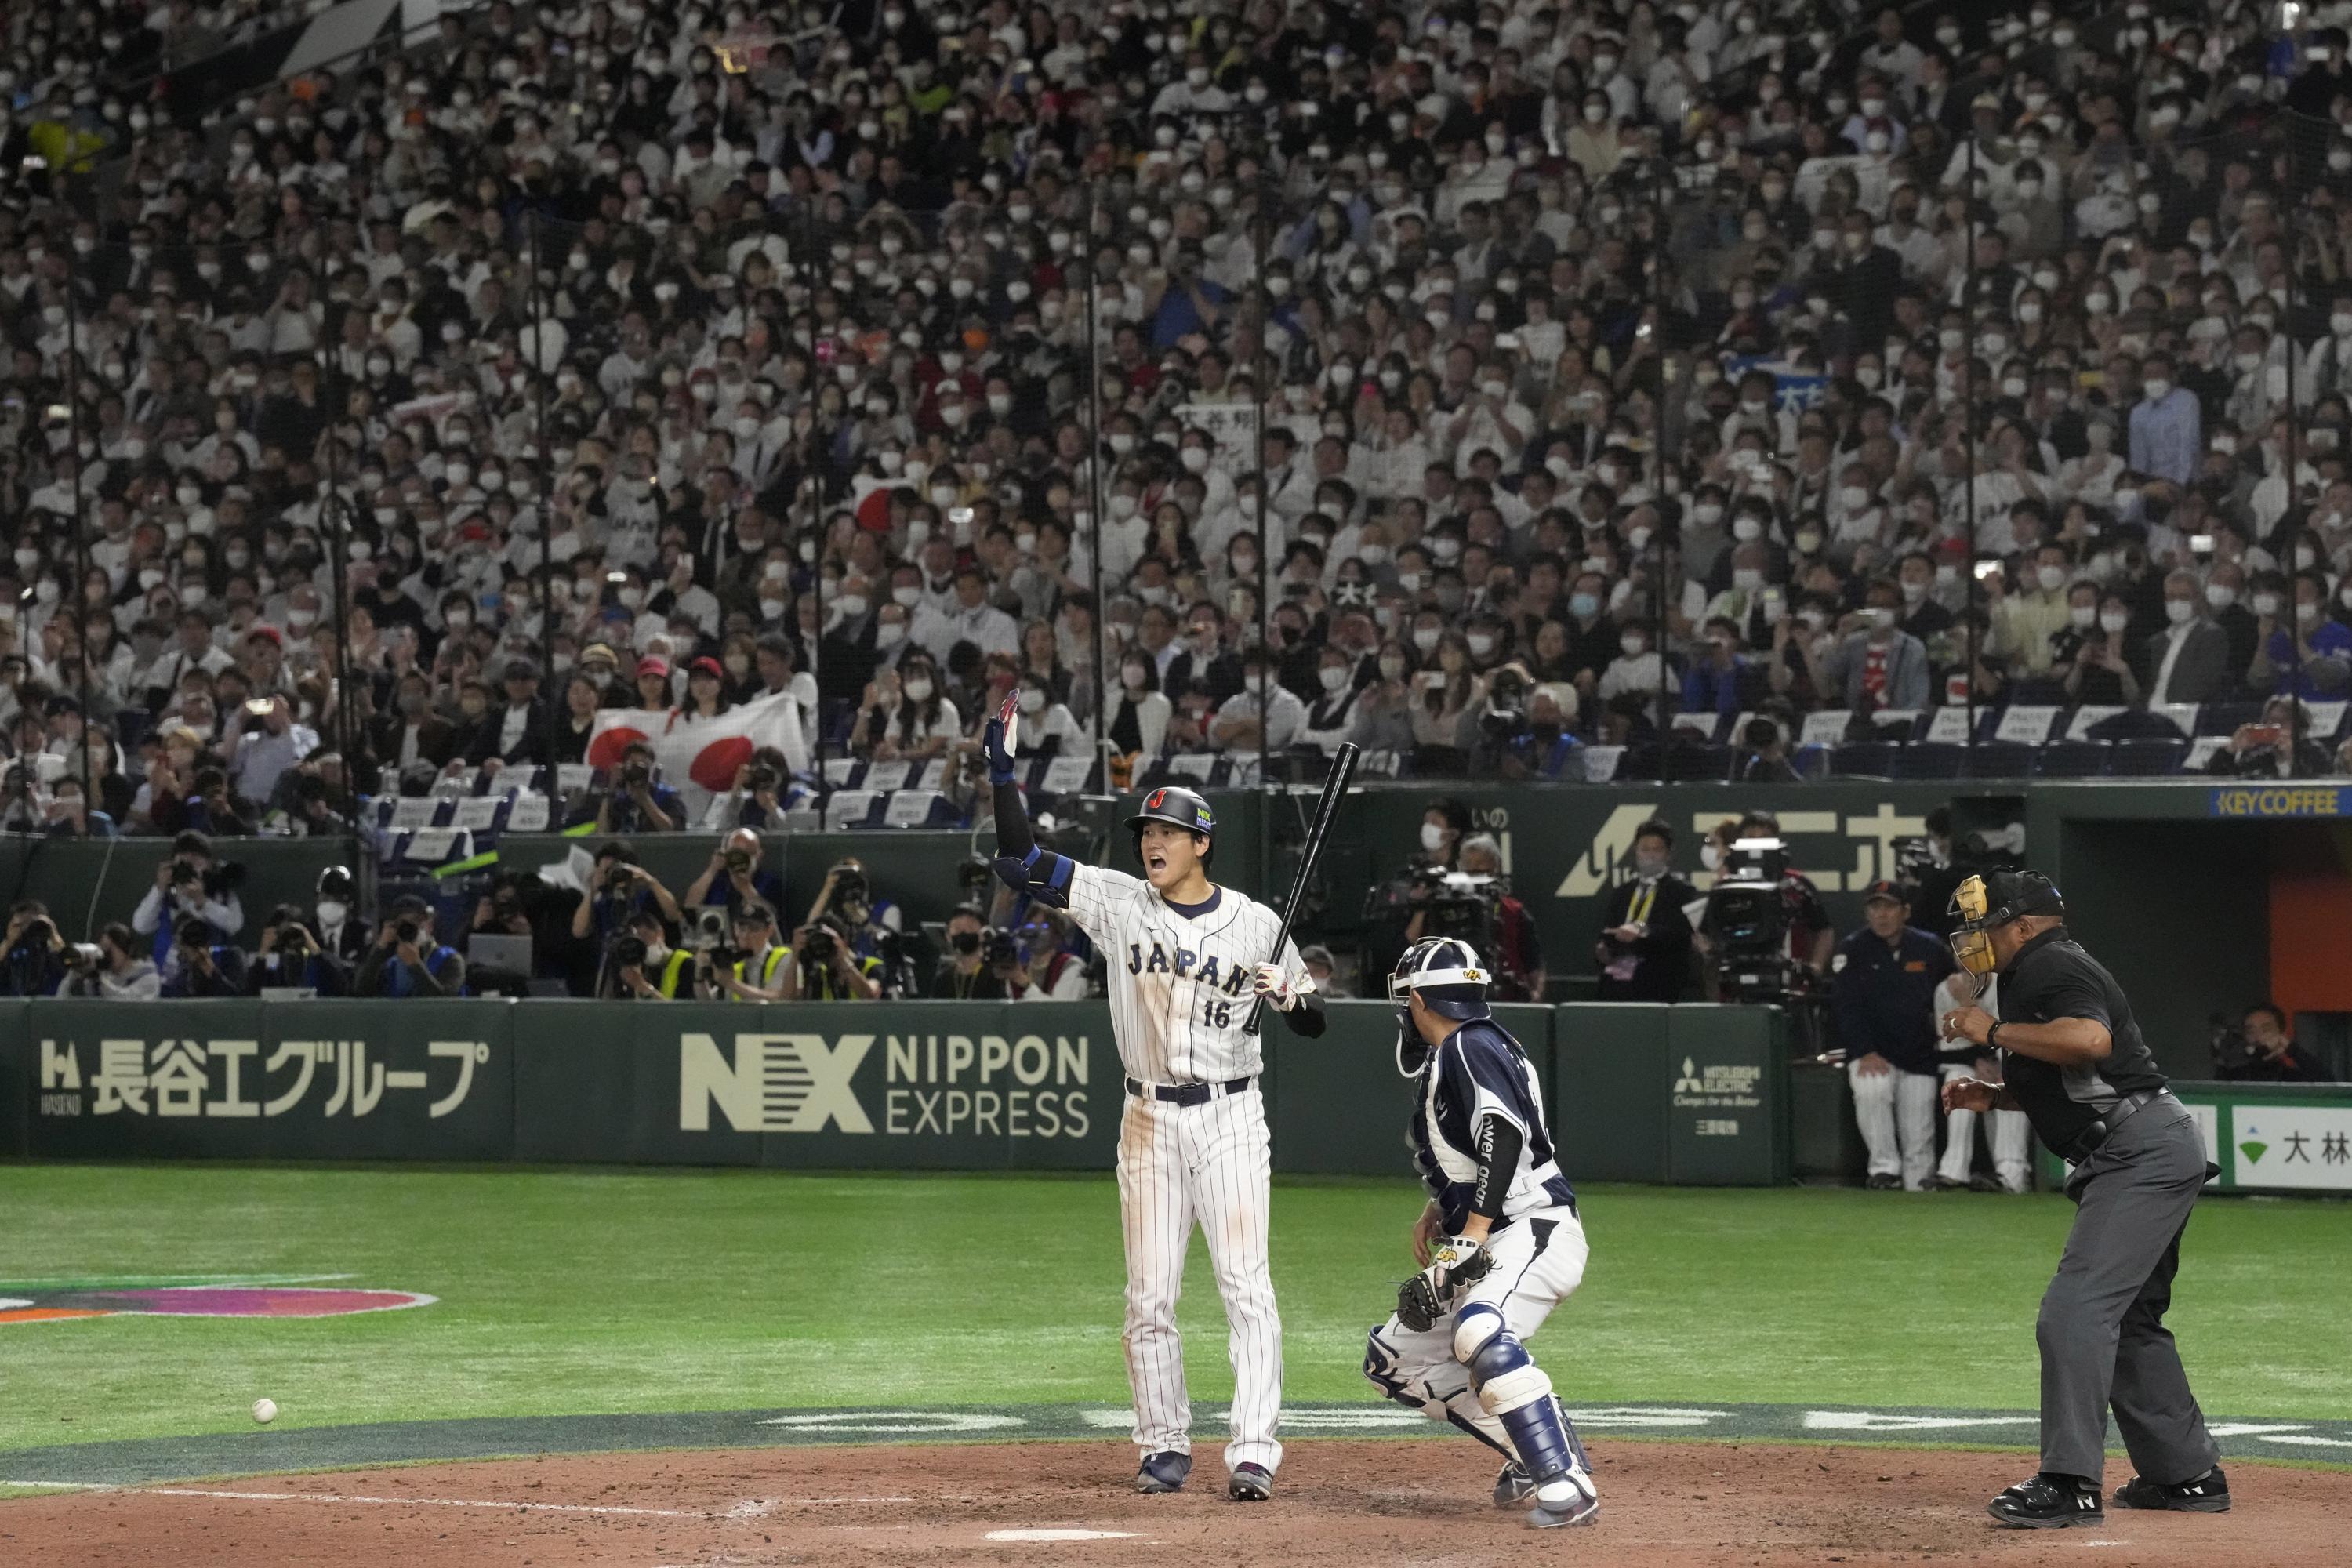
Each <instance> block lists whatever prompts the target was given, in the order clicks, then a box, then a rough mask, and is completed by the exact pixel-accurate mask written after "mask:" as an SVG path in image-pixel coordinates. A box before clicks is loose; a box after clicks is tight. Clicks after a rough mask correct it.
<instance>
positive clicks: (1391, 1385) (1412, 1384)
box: [1364, 1327, 1447, 1421]
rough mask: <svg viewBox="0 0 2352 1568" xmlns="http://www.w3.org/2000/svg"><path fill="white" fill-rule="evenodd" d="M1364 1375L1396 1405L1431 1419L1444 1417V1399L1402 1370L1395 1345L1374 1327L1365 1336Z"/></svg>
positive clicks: (1435, 1419) (1438, 1419)
mask: <svg viewBox="0 0 2352 1568" xmlns="http://www.w3.org/2000/svg"><path fill="white" fill-rule="evenodd" d="M1364 1376H1365V1377H1366V1378H1367V1379H1369V1380H1370V1383H1371V1385H1372V1386H1373V1387H1374V1388H1377V1389H1379V1390H1380V1391H1381V1393H1382V1394H1386V1395H1388V1397H1390V1398H1391V1399H1393V1400H1395V1401H1396V1402H1397V1403H1398V1404H1399V1405H1408V1406H1410V1407H1411V1408H1412V1409H1415V1410H1418V1411H1420V1412H1421V1413H1422V1414H1423V1415H1426V1416H1428V1417H1429V1418H1430V1419H1431V1420H1432V1421H1443V1420H1444V1419H1446V1415H1447V1412H1446V1407H1445V1401H1444V1400H1443V1399H1441V1398H1439V1397H1438V1396H1437V1394H1436V1393H1435V1391H1434V1390H1433V1389H1431V1388H1430V1387H1429V1386H1428V1385H1427V1384H1425V1383H1423V1381H1422V1380H1421V1379H1419V1378H1415V1377H1407V1376H1406V1375H1405V1374H1404V1368H1403V1365H1402V1363H1401V1362H1400V1361H1399V1360H1398V1357H1397V1352H1396V1348H1395V1347H1394V1346H1392V1345H1391V1344H1390V1343H1389V1342H1388V1341H1386V1340H1384V1339H1382V1338H1381V1331H1380V1329H1379V1328H1377V1327H1376V1328H1374V1329H1373V1330H1372V1331H1371V1332H1370V1334H1369V1335H1367V1336H1366V1337H1365V1340H1364Z"/></svg>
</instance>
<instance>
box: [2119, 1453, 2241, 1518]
mask: <svg viewBox="0 0 2352 1568" xmlns="http://www.w3.org/2000/svg"><path fill="white" fill-rule="evenodd" d="M2114 1501H2115V1505H2116V1507H2117V1508H2137V1509H2146V1510H2150V1511H2157V1510H2170V1511H2172V1512H2174V1513H2227V1512H2229V1511H2230V1478H2229V1477H2227V1476H2225V1475H2223V1474H2222V1473H2221V1466H2219V1465H2216V1466H2214V1467H2213V1468H2211V1469H2210V1470H2208V1471H2206V1472H2205V1473H2204V1474H2203V1475H2201V1476H2200V1477H2198V1478H2197V1479H2195V1480H2193V1481H2182V1482H2180V1483H2179V1485H2177V1486H2166V1485H2165V1484H2164V1483H2162V1482H2161V1481H2151V1480H2149V1479H2147V1478H2146V1477H2145V1476H2134V1477H2133V1478H2132V1479H2130V1480H2127V1481H2126V1482H2125V1483H2124V1484H2123V1485H2121V1486H2119V1487H2117V1488H2116V1495H2115V1498H2114Z"/></svg>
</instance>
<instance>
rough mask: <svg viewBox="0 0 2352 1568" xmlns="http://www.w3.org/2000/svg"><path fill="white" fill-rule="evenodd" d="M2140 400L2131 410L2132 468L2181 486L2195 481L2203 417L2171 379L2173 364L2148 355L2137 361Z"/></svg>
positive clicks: (2162, 356) (2191, 398)
mask: <svg viewBox="0 0 2352 1568" xmlns="http://www.w3.org/2000/svg"><path fill="white" fill-rule="evenodd" d="M2139 374H2140V398H2139V402H2137V404H2135V405H2133V406H2132V411H2131V466H2132V468H2133V469H2134V470H2135V471H2137V472H2138V473H2143V474H2153V475H2156V476H2157V477H2158V478H2160V479H2170V480H2171V481H2172V482H2173V483H2174V484H2176V485H2186V484H2189V483H2190V482H2192V481H2193V480H2194V479H2196V478H2197V469H2198V467H2199V465H2200V463H2201V462H2202V461H2203V458H2204V452H2205V416H2204V413H2203V410H2202V408H2201V407H2200V405H2199V403H2198V401H2197V395H2196V394H2195V393H2193V392H2191V391H2189V389H2188V388H2187V387H2185V386H2183V385H2181V384H2179V382H2178V381H2176V380H2174V379H2173V374H2172V361H2171V359H2170V358H2169V357H2168V356H2167V355H2165V354H2160V353H2158V354H2150V355H2148V356H2147V358H2146V359H2144V360H2142V361H2141V362H2140V373H2139Z"/></svg>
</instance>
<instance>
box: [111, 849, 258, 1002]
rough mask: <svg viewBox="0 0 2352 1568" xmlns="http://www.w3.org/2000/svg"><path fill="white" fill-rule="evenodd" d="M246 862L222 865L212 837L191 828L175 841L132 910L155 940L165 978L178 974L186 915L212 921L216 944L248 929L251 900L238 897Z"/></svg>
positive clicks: (134, 926) (141, 929) (139, 928)
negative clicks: (180, 924)
mask: <svg viewBox="0 0 2352 1568" xmlns="http://www.w3.org/2000/svg"><path fill="white" fill-rule="evenodd" d="M244 872H245V868H243V867H241V866H223V865H217V864H215V862H214V859H213V847H212V841H211V840H210V839H208V838H206V837H205V836H204V835H203V834H201V833H197V832H194V831H190V832H187V833H183V834H181V835H180V836H179V837H177V838H174V839H173V841H172V853H171V856H170V857H169V858H166V859H164V860H163V861H161V862H159V863H158V864H157V865H156V867H155V885H154V886H153V887H152V888H150V889H147V892H146V895H145V896H144V897H142V899H141V900H139V907H138V908H137V909H136V910H132V911H131V930H132V931H136V932H138V933H139V934H140V935H141V936H143V937H146V938H148V939H149V940H150V941H151V942H152V943H153V950H152V952H151V953H150V956H151V957H152V958H153V959H154V961H155V963H156V966H157V967H158V968H160V969H162V970H163V974H164V978H165V979H167V980H168V979H170V978H171V975H172V953H173V946H174V934H173V928H174V924H175V922H176V921H177V920H178V919H179V917H181V916H183V915H196V916H199V917H201V918H202V919H203V920H204V921H205V923H206V924H207V925H209V926H211V927H212V939H211V942H212V945H215V946H216V945H218V944H220V943H222V942H226V941H228V940H229V939H230V938H231V937H234V936H235V935H236V933H237V932H238V931H243V930H244V929H245V906H244V905H242V904H240V903H239V902H238V901H237V897H236V889H237V884H238V883H239V882H241V881H243V880H244Z"/></svg>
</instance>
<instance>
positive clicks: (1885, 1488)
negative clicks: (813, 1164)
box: [0, 1439, 2352, 1568]
mask: <svg viewBox="0 0 2352 1568" xmlns="http://www.w3.org/2000/svg"><path fill="white" fill-rule="evenodd" d="M1484 1456H1485V1450H1483V1449H1480V1448H1476V1447H1473V1446H1472V1445H1470V1444H1469V1443H1468V1442H1466V1441H1465V1440H1461V1439H1456V1440H1454V1441H1451V1442H1448V1441H1443V1440H1437V1441H1421V1440H1411V1441H1399V1440H1394V1439H1391V1440H1384V1441H1348V1440H1342V1439H1311V1440H1307V1441H1304V1442H1300V1443H1297V1444H1295V1445H1294V1446H1292V1447H1291V1448H1290V1450H1289V1453H1288V1456H1287V1458H1286V1461H1285V1463H1284V1465H1283V1469H1282V1474H1281V1477H1280V1479H1278V1481H1277V1483H1276V1495H1275V1497H1274V1499H1273V1500H1272V1501H1270V1502H1265V1503H1259V1504H1255V1505H1246V1506H1244V1505H1241V1504H1235V1503H1231V1502H1228V1501H1226V1500H1225V1499H1224V1497H1223V1486H1222V1481H1223V1470H1222V1467H1221V1466H1220V1464H1219V1463H1218V1460H1217V1458H1216V1455H1215V1452H1214V1450H1213V1448H1208V1447H1204V1448H1203V1449H1202V1452H1201V1454H1200V1459H1201V1462H1202V1469H1201V1470H1200V1471H1197V1472H1196V1482H1197V1484H1196V1487H1195V1489H1192V1490H1190V1491H1187V1492H1185V1493H1183V1494H1181V1495H1180V1496H1175V1497H1159V1498H1145V1497H1138V1496H1136V1495H1135V1494H1134V1493H1133V1492H1131V1491H1130V1490H1129V1489H1128V1486H1127V1480H1128V1477H1129V1474H1130V1473H1131V1471H1132V1468H1133V1464H1134V1450H1133V1449H1131V1448H1129V1447H1127V1446H1126V1445H1124V1444H1111V1443H1018V1444H1011V1443H1008V1444H974V1445H960V1446H948V1445H936V1446H933V1445H924V1446H911V1447H808V1448H797V1449H790V1450H777V1449H769V1450H758V1451H744V1450H738V1451H729V1452H715V1453H673V1454H641V1455H629V1454H605V1455H596V1456H593V1457H569V1458H542V1459H535V1460H532V1459H525V1460H499V1461H492V1462H482V1463H468V1464H446V1465H434V1466H423V1467H414V1468H396V1469H378V1470H362V1471H342V1472H336V1473H332V1474H325V1475H311V1476H301V1477H278V1478H272V1479H266V1480H246V1481H228V1482H217V1483H196V1484H192V1485H188V1486H183V1487H169V1488H165V1487H153V1488H143V1489H129V1490H120V1491H113V1490H92V1491H81V1492H73V1493H60V1494H59V1495H58V1496H56V1497H48V1498H34V1499H26V1500H17V1501H12V1502H0V1563H26V1564H35V1565H38V1568H85V1565H87V1568H101V1565H102V1568H143V1565H145V1564H149V1563H153V1564H159V1565H161V1564H171V1565H173V1568H206V1565H211V1564H218V1565H221V1568H231V1565H234V1568H246V1565H247V1564H251V1563H265V1562H266V1563H271V1564H273V1565H308V1564H320V1565H324V1564H335V1565H337V1568H342V1565H347V1564H355V1563H364V1564H396V1565H397V1568H461V1565H462V1568H481V1565H484V1564H499V1565H502V1568H503V1565H509V1564H529V1565H530V1568H574V1565H583V1564H594V1565H597V1568H603V1565H606V1564H610V1565H614V1568H669V1565H673V1564H675V1565H680V1568H683V1565H685V1564H695V1565H698V1568H752V1565H755V1564H787V1563H791V1564H820V1565H828V1568H829V1565H833V1564H844V1565H848V1568H882V1565H884V1564H901V1563H918V1564H949V1563H1005V1564H1024V1565H1026V1564H1031V1563H1036V1564H1046V1563H1051V1564H1066V1565H1069V1568H1101V1565H1115V1564H1119V1563H1171V1562H1177V1561H1180V1560H1181V1561H1182V1562H1184V1563H1187V1564H1189V1565H1191V1568H1252V1565H1265V1568H1276V1565H1286V1564H1302V1563H1303V1564H1332V1565H1335V1568H1336V1565H1338V1564H1350V1565H1353V1564H1365V1563H1415V1564H1431V1565H1442V1568H1475V1565H1479V1564H1486V1563H1496V1564H1500V1563H1525V1562H1528V1561H1532V1560H1534V1559H1535V1556H1536V1554H1538V1553H1540V1554H1541V1555H1542V1556H1543V1557H1546V1558H1553V1557H1557V1558H1561V1559H1575V1560H1581V1561H1584V1562H1589V1563H1600V1562H1606V1563H1610V1564H1611V1565H1612V1568H1618V1565H1626V1568H1652V1565H1664V1564H1680V1563H1765V1564H1782V1563H1786V1564H1796V1563H1804V1564H1809V1565H1810V1564H1816V1563H1857V1564H1860V1563H1905V1562H1943V1563H1975V1562H1983V1563H2000V1564H2004V1565H2015V1568H2040V1565H2042V1564H2045V1563H2066V1564H2068V1565H2070V1568H2071V1565H2073V1564H2075V1563H2080V1562H2082V1561H2084V1558H2085V1555H2086V1552H2085V1549H2086V1548H2097V1549H2102V1550H2096V1551H2093V1552H2089V1553H2088V1555H2089V1557H2090V1558H2091V1559H2092V1560H2094V1561H2096V1562H2099V1563H2114V1564H2117V1565H2125V1564H2131V1565H2147V1568H2163V1565H2167V1564H2174V1563H2178V1564H2182V1565H2183V1568H2187V1565H2189V1564H2195V1565H2196V1568H2256V1565H2262V1568H2294V1565H2297V1564H2313V1565H2316V1564H2320V1563H2342V1562H2344V1561H2345V1555H2344V1546H2343V1541H2342V1536H2341V1531H2342V1530H2343V1527H2344V1522H2345V1521H2346V1519H2347V1517H2352V1477H2347V1476H2345V1475H2343V1474H2341V1473H2330V1472H2320V1471H2306V1470H2292V1469H2285V1468H2278V1467H2274V1466H2261V1465H2244V1466H2241V1467H2240V1468H2238V1469H2237V1470H2236V1471H2234V1472H2233V1473H2232V1475H2231V1486H2232V1489H2234V1491H2235V1492H2236V1494H2237V1498H2238V1508H2237V1510H2236V1511H2235V1512H2233V1513H2231V1514H2228V1515H2224V1516H2220V1517H2210V1516H2200V1515H2189V1514H2135V1513H2126V1512H2121V1511H2116V1510H2110V1512H2109V1514H2108V1516H2107V1521H2106V1523H2105V1525H2104V1526H2102V1527H2099V1528H2096V1529H2082V1530H2072V1531H2052V1532H2043V1531H2006V1530H2000V1529H1997V1528H1994V1527H1993V1526H1992V1524H1991V1522H1990V1521H1989V1520H1987V1519H1986V1518H1985V1516H1984V1514H1983V1512H1982V1507H1983V1503H1984V1500H1986V1499H1987V1498H1989V1497H1990V1495H1991V1494H1992V1493H1993V1492H1995V1491H1997V1490H1999V1489H2000V1488H2001V1487H2003V1486H2005V1485H2007V1484H2009V1483H2010V1482H2011V1481H2013V1480H2015V1479H2019V1477H2021V1475H2022V1474H2024V1473H2025V1471H2026V1470H2027V1469H2028V1468H2030V1466H2031V1463H2032V1461H2031V1460H2030V1458H2026V1457H2024V1456H2022V1455H2019V1454H2013V1453H2009V1454H2003V1453H1959V1452H1948V1451H1936V1450H1927V1449H1886V1448H1874V1449H1860V1448H1833V1447H1775V1446H1767V1445H1758V1444H1678V1443H1656V1442H1646V1441H1644V1442H1607V1441H1603V1442H1601V1443H1597V1444H1595V1445H1594V1447H1593V1459H1594V1463H1595V1465H1596V1467H1597V1468H1598V1473H1599V1477H1600V1480H1601V1498H1602V1502H1603V1509H1602V1517H1601V1523H1600V1524H1599V1526H1598V1527H1596V1528H1594V1529H1591V1530H1580V1531H1555V1532H1551V1533H1549V1534H1536V1533H1533V1532H1530V1531H1528V1530H1526V1529H1525V1528H1524V1527H1523V1525H1522V1524H1521V1522H1520V1519H1519V1516H1518V1515H1517V1514H1507V1513H1498V1512H1496V1510H1493V1509H1492V1508H1491V1507H1489V1506H1488V1504H1487V1496H1486V1492H1487V1487H1488V1485H1489V1484H1490V1483H1491V1481H1492V1479H1493V1467H1492V1466H1490V1465H1488V1464H1486V1462H1485V1458H1484ZM2125 1473H2127V1472H2126V1471H2124V1470H2122V1468H2120V1467H2119V1466H2118V1467H2111V1470H2110V1474H2109V1478H2108V1479H2109V1481H2110V1483H2111V1484H2112V1483H2114V1482H2116V1481H2119V1480H2121V1479H2123V1475H2124V1474H2125ZM1007 1532H1022V1533H1019V1534H1008V1533H1007Z"/></svg>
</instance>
